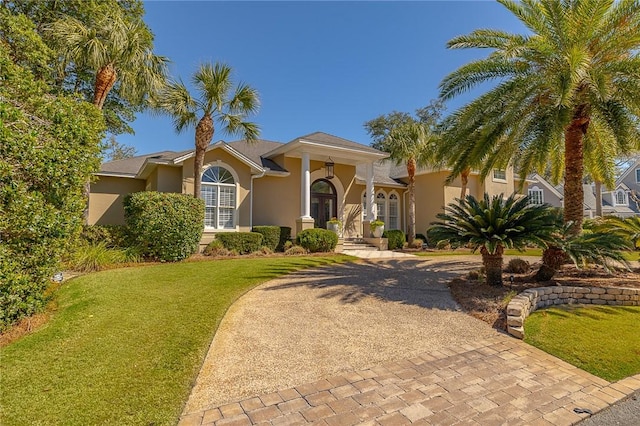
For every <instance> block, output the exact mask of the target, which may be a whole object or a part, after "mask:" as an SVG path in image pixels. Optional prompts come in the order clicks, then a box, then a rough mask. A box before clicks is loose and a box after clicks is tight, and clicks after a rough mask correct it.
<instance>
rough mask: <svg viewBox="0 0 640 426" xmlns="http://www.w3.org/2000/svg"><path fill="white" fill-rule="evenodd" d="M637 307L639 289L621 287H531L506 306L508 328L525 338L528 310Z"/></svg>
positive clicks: (639, 299)
mask: <svg viewBox="0 0 640 426" xmlns="http://www.w3.org/2000/svg"><path fill="white" fill-rule="evenodd" d="M573 304H581V305H610V306H639V305H640V289H637V288H620V287H615V288H613V287H570V286H556V287H540V288H531V289H528V290H525V291H523V292H522V293H520V294H518V295H517V296H516V297H514V298H513V299H511V302H509V305H508V306H507V331H508V332H509V334H511V335H512V336H514V337H517V338H518V339H523V338H524V327H523V324H524V320H525V319H527V317H528V316H529V315H531V312H534V311H535V310H537V309H540V308H546V307H548V306H554V305H573Z"/></svg>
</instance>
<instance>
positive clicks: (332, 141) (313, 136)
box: [291, 132, 384, 154]
mask: <svg viewBox="0 0 640 426" xmlns="http://www.w3.org/2000/svg"><path fill="white" fill-rule="evenodd" d="M300 139H304V140H306V141H311V142H320V143H324V144H328V145H334V146H339V147H343V148H352V149H357V150H360V151H365V152H371V153H375V154H384V152H382V151H379V150H377V149H375V148H372V147H370V146H367V145H363V144H361V143H357V142H353V141H350V140H347V139H343V138H340V137H338V136H334V135H330V134H328V133H324V132H314V133H309V134H308V135H305V136H300V137H298V138H295V139H294V140H292V141H291V142H295V141H297V140H300Z"/></svg>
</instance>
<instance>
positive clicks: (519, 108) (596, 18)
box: [440, 0, 640, 233]
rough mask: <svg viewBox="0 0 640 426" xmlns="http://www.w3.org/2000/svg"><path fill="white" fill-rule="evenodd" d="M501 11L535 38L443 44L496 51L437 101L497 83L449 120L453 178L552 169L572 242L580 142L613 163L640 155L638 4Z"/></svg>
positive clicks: (593, 1)
mask: <svg viewBox="0 0 640 426" xmlns="http://www.w3.org/2000/svg"><path fill="white" fill-rule="evenodd" d="M499 1H500V3H502V4H503V5H504V6H505V7H506V8H507V9H508V10H509V11H511V12H512V13H513V14H514V15H515V16H516V17H517V18H518V19H519V20H520V21H522V23H523V24H524V25H525V26H526V27H527V29H528V30H529V31H530V32H531V34H530V35H517V34H509V33H506V32H503V31H498V30H488V29H482V30H476V31H473V32H472V33H471V34H469V35H463V36H459V37H455V38H454V39H452V40H451V41H449V43H448V47H449V48H452V49H461V48H489V49H493V51H492V52H491V53H490V54H489V56H488V57H487V58H485V59H481V60H478V61H474V62H471V63H469V64H467V65H464V66H462V67H461V68H459V69H458V70H456V71H454V72H453V73H451V74H449V75H448V76H447V77H445V79H444V80H443V82H442V83H441V86H440V87H441V96H442V97H443V99H450V98H452V97H454V96H456V95H458V94H461V93H463V92H466V91H468V90H469V89H471V88H474V87H476V86H477V85H478V84H481V83H485V82H490V81H495V80H497V81H498V83H497V85H496V86H495V87H494V88H493V89H491V90H489V91H488V92H486V93H485V94H483V95H481V96H480V97H478V98H477V99H475V100H474V101H472V102H470V103H469V104H467V105H465V106H463V107H462V108H460V109H459V110H458V111H456V112H455V113H454V114H453V116H452V120H453V121H454V124H455V125H454V126H453V129H451V132H452V133H451V134H450V135H449V139H451V140H457V141H459V144H458V145H459V146H458V148H457V149H456V150H455V151H453V152H452V156H454V158H455V166H454V167H453V171H452V174H453V175H459V174H460V172H461V171H462V170H464V169H465V168H467V167H469V166H472V167H473V166H474V165H476V164H483V167H482V170H481V175H482V177H486V176H487V175H488V174H489V173H490V172H491V170H492V169H493V168H495V167H504V166H506V165H507V164H509V163H510V162H512V161H513V162H514V164H515V165H516V166H517V170H518V172H519V173H520V175H521V176H526V175H528V174H529V173H531V172H532V171H534V170H538V171H542V169H544V168H545V167H550V168H551V169H552V172H553V173H552V174H553V175H554V177H555V178H558V179H559V178H561V177H563V176H562V175H564V182H565V210H564V221H565V222H571V223H572V224H573V227H572V232H574V233H577V232H579V231H580V229H581V224H582V220H583V201H584V194H583V189H582V178H583V174H584V167H583V165H584V156H585V152H588V151H587V150H589V149H591V147H590V146H589V145H588V144H587V143H586V142H585V141H586V139H585V138H587V139H588V138H589V135H590V133H591V132H593V131H595V130H594V129H597V131H599V132H602V133H603V134H606V136H607V137H606V138H605V139H602V140H603V141H605V142H606V143H607V144H610V149H609V150H608V151H609V152H616V153H626V152H629V151H631V150H633V149H637V148H638V146H639V145H640V129H639V128H638V125H637V123H638V116H639V114H640V96H639V95H640V75H639V74H638V69H640V57H639V54H638V52H639V51H640V37H639V36H638V34H640V2H638V1H636V0H623V1H613V0H540V1H536V0H523V1H522V2H513V1H511V0H499ZM514 159H517V161H514Z"/></svg>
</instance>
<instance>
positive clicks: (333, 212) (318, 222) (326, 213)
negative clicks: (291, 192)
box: [311, 179, 338, 229]
mask: <svg viewBox="0 0 640 426" xmlns="http://www.w3.org/2000/svg"><path fill="white" fill-rule="evenodd" d="M337 215H338V197H337V195H336V188H335V187H334V186H333V184H332V183H331V182H329V181H328V180H327V179H318V180H317V181H315V182H313V185H311V217H313V220H314V225H315V227H316V228H324V229H326V228H327V221H329V220H331V218H332V217H336V216H337Z"/></svg>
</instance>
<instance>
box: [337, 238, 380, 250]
mask: <svg viewBox="0 0 640 426" xmlns="http://www.w3.org/2000/svg"><path fill="white" fill-rule="evenodd" d="M349 250H364V251H378V247H376V246H374V245H371V244H368V243H367V242H366V241H365V240H363V239H362V238H345V240H344V241H343V243H342V252H343V253H344V252H346V251H349Z"/></svg>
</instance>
